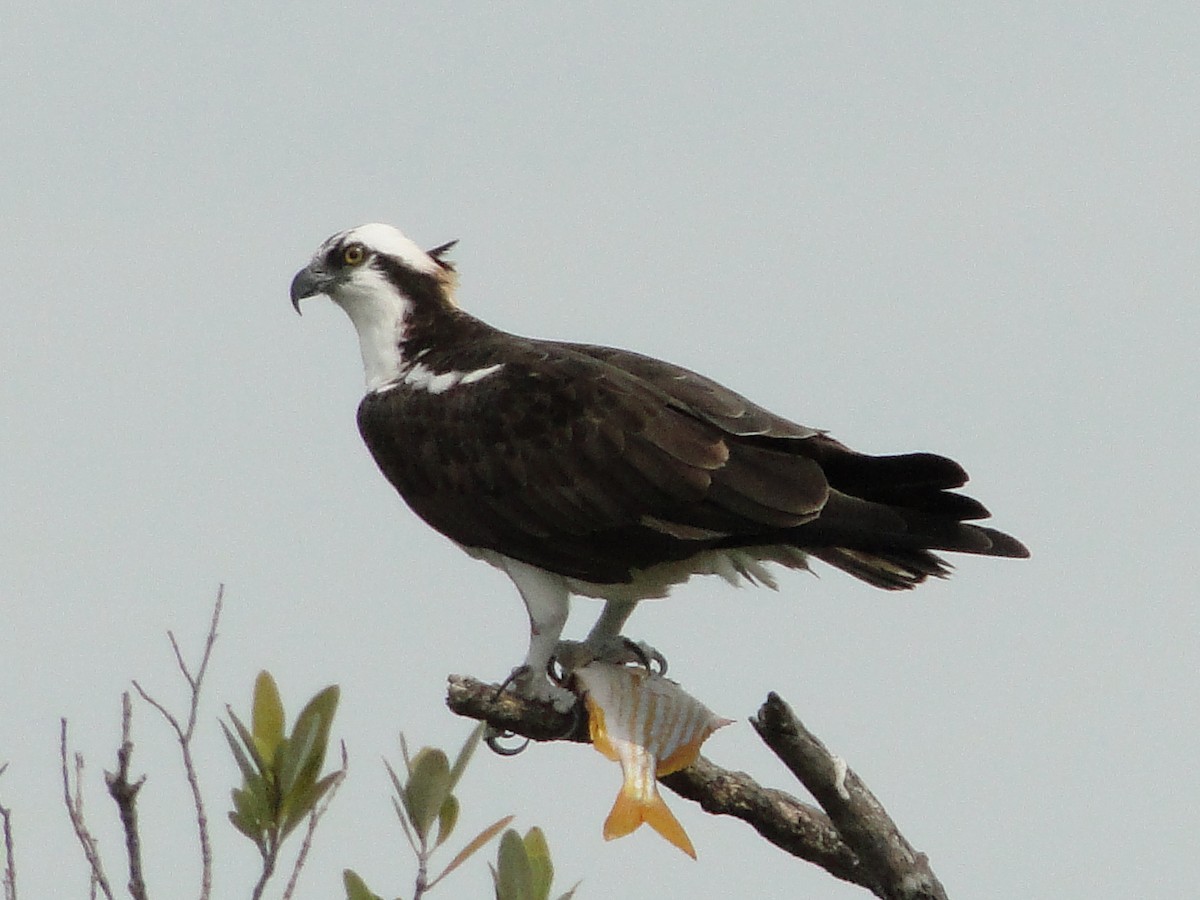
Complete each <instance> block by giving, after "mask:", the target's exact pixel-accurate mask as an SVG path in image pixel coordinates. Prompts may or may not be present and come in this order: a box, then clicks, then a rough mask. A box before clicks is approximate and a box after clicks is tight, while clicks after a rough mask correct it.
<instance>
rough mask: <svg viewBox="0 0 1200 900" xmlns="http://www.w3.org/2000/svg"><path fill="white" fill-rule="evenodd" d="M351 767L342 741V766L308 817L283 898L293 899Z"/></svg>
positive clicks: (344, 743) (283, 899)
mask: <svg viewBox="0 0 1200 900" xmlns="http://www.w3.org/2000/svg"><path fill="white" fill-rule="evenodd" d="M349 768H350V759H349V757H348V756H347V755H346V742H345V741H342V767H341V769H339V770H338V772H337V773H336V775H337V777H336V778H334V780H333V783H332V784H331V785H329V790H328V791H326V793H325V796H324V797H323V798H322V799H321V802H320V803H319V804H318V805H317V807H316V809H314V810H313V811H312V813H311V814H310V815H309V817H308V830H307V831H306V832H305V833H304V842H303V843H302V844H301V845H300V852H299V853H298V854H296V864H295V865H294V866H292V875H291V877H290V878H289V879H288V883H287V887H286V888H284V891H283V896H282V898H281V900H291V896H292V892H293V891H295V890H296V882H297V881H298V880H299V878H300V870H301V869H302V868H304V863H305V860H307V859H308V851H309V850H310V849H311V848H312V842H313V834H314V833H315V832H316V830H317V825H319V824H320V822H321V817H322V816H324V815H325V812H326V810H328V809H329V805H330V804H331V803H333V798H334V796H335V795H336V794H337V792H338V789H339V788H341V786H342V782H343V781H345V780H346V772H347V771H348V770H349Z"/></svg>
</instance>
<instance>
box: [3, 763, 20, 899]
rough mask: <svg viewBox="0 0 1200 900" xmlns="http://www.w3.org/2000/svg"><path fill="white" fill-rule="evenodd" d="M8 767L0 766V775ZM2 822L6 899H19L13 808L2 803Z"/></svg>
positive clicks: (6, 765) (6, 764)
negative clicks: (14, 847)
mask: <svg viewBox="0 0 1200 900" xmlns="http://www.w3.org/2000/svg"><path fill="white" fill-rule="evenodd" d="M7 769H8V763H5V764H4V765H2V766H0V775H3V774H4V773H5V771H7ZM0 822H3V831H4V900H17V857H16V854H15V853H14V852H13V828H12V810H11V809H9V808H8V807H7V806H3V805H0Z"/></svg>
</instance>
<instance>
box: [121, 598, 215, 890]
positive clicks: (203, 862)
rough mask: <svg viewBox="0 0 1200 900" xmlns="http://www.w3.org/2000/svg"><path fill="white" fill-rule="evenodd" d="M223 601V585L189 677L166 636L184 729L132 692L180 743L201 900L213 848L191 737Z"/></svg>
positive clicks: (162, 708) (209, 881)
mask: <svg viewBox="0 0 1200 900" xmlns="http://www.w3.org/2000/svg"><path fill="white" fill-rule="evenodd" d="M224 600H225V585H220V586H219V587H218V588H217V599H216V601H215V602H214V603H213V613H212V620H211V622H210V623H209V626H208V635H207V637H206V638H205V641H204V652H203V654H202V655H201V657H200V665H199V666H198V667H197V669H196V672H195V674H194V675H193V674H192V671H191V669H189V668H188V665H187V663H186V662H185V661H184V658H183V653H182V651H181V650H180V649H179V643H178V641H176V640H175V635H174V634H172V633H171V632H169V631H168V632H167V638H168V639H169V640H170V642H171V649H172V650H173V651H174V652H175V663H176V665H178V667H179V671H180V672H181V673H182V674H183V677H184V680H186V681H187V683H188V688H189V689H190V691H191V700H190V703H189V705H188V715H187V726H186V727H185V726H183V725H182V724H180V721H179V719H178V718H177V717H176V716H175V715H174V714H173V713H172V712H171V711H170V710H169V709H167V708H166V707H165V706H164V705H163V704H162V703H160V702H159V701H158V700H156V699H155V698H154V697H152V696H151V695H150V694H149V693H148V692H147V691H146V690H145V689H144V688H143V687H142V686H141V685H140V684H138V683H137V682H136V681H134V682H133V686H134V689H135V690H137V692H138V694H139V695H140V696H141V698H142V699H143V700H145V701H146V702H147V703H149V704H150V705H151V706H153V707H154V708H155V709H156V710H158V713H159V715H161V716H162V717H163V719H165V720H166V722H167V724H168V725H170V726H171V729H172V730H173V731H174V732H175V738H176V740H177V741H178V742H179V751H180V754H181V756H182V757H183V771H184V774H185V776H186V777H187V782H188V787H189V788H191V791H192V806H193V808H194V809H195V811H196V827H197V829H198V831H199V835H200V900H209V898H210V897H211V895H212V844H211V842H210V840H209V836H208V814H207V813H206V811H205V808H204V798H203V797H202V796H201V794H200V779H199V777H198V776H197V775H196V765H195V763H194V762H193V760H192V735H193V733H194V732H195V730H196V716H197V713H198V711H199V709H200V692H201V690H202V688H203V686H204V675H205V673H206V672H207V671H208V661H209V659H210V658H211V656H212V649H213V645H214V644H215V643H216V642H217V625H218V624H219V623H220V621H221V608H222V605H223V603H224Z"/></svg>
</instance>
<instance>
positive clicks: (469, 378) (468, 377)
mask: <svg viewBox="0 0 1200 900" xmlns="http://www.w3.org/2000/svg"><path fill="white" fill-rule="evenodd" d="M503 368H504V363H496V364H495V365H491V366H484V367H483V368H482V369H476V370H475V371H474V372H467V373H466V374H465V375H463V377H462V378H460V379H459V383H460V384H474V383H475V382H477V381H481V380H483V379H484V378H487V377H488V376H489V375H493V374H495V373H496V372H499V371H500V370H501V369H503Z"/></svg>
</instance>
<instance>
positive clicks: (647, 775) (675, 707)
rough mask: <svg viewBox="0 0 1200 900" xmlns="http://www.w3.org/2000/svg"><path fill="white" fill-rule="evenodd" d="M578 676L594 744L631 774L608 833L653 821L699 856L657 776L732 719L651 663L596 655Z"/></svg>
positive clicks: (682, 762)
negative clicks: (610, 659)
mask: <svg viewBox="0 0 1200 900" xmlns="http://www.w3.org/2000/svg"><path fill="white" fill-rule="evenodd" d="M575 677H576V678H577V679H578V681H579V684H580V685H581V686H582V688H583V690H584V691H585V692H586V702H587V709H588V727H589V731H590V732H591V737H592V744H593V746H595V748H596V749H597V750H599V751H600V752H601V753H603V754H604V755H605V756H606V757H608V758H609V759H611V760H615V761H617V762H619V763H620V764H621V771H622V773H623V775H624V783H623V784H622V785H621V790H620V792H619V793H618V794H617V800H616V802H615V803H614V804H613V808H612V811H611V812H610V813H609V815H608V819H607V820H605V823H604V837H605V839H606V840H612V839H613V838H618V837H623V836H624V835H626V834H629V833H630V832H632V831H634V830H635V829H637V828H638V827H639V826H641V825H642V823H646V824H649V825H650V827H651V828H653V829H654V830H655V831H657V832H658V833H659V834H660V835H662V836H663V837H664V838H666V839H667V840H668V841H670V842H671V843H672V844H674V845H675V846H676V847H678V848H679V849H680V850H682V851H683V852H684V853H686V854H688V855H689V856H691V857H692V858H693V859H695V857H696V850H695V848H694V847H693V846H692V842H691V840H690V839H689V838H688V836H687V832H686V831H684V829H683V826H682V825H681V824H679V820H678V819H676V818H675V816H674V815H673V814H672V813H671V810H670V809H669V808H668V807H667V804H666V802H665V801H664V800H663V798H662V796H661V795H660V794H659V792H658V783H657V779H658V777H659V776H660V775H669V774H671V773H672V772H676V771H678V770H680V769H683V768H686V767H687V766H689V765H691V764H692V762H694V761H695V759H696V757H697V756H698V755H699V754H700V745H701V744H703V743H704V741H705V740H706V739H707V738H708V736H709V735H711V734H712V733H713V732H714V731H716V730H717V729H718V728H720V727H722V726H723V725H728V724H729V723H730V722H731V721H732V720H730V719H723V718H721V717H720V716H717V715H715V714H714V713H713V712H712V710H710V709H709V708H708V707H707V706H705V705H704V704H703V703H701V702H700V701H699V700H697V699H696V698H694V697H692V696H691V695H690V694H688V693H687V692H686V691H684V690H683V688H681V687H680V686H679V685H678V684H677V683H675V682H674V681H671V680H670V679H668V678H664V677H663V676H661V675H657V674H655V673H652V672H648V671H646V670H645V669H641V668H635V667H630V666H617V665H613V664H611V663H603V662H593V663H590V664H588V665H586V666H584V667H582V668H580V669H577V670H575Z"/></svg>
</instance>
